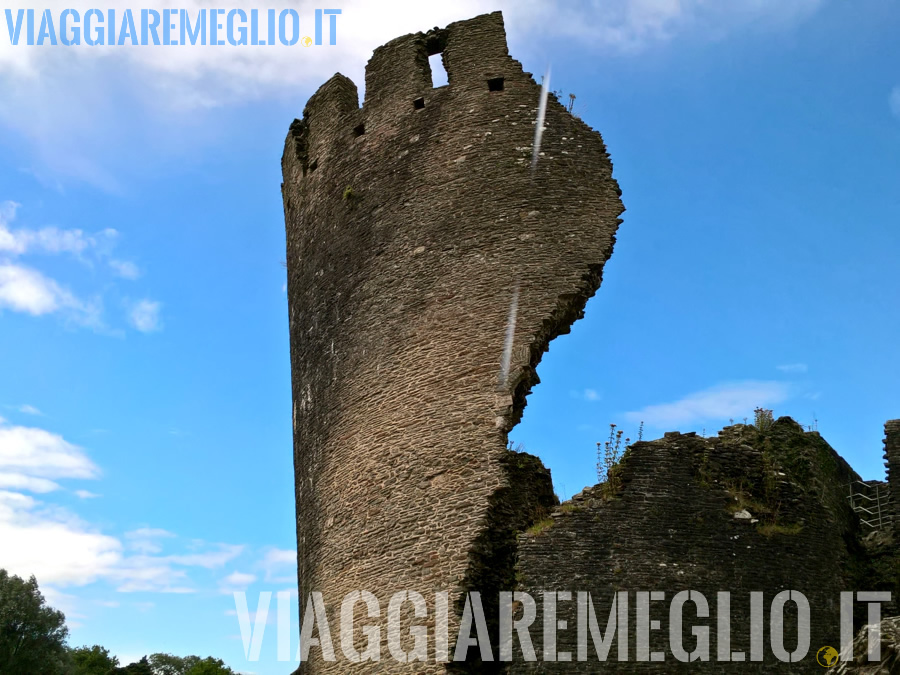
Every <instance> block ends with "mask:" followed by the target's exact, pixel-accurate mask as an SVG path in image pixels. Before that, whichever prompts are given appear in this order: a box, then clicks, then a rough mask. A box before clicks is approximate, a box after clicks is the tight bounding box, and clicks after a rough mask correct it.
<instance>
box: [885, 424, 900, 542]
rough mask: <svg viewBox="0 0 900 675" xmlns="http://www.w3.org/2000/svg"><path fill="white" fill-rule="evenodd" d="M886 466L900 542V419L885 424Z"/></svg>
mask: <svg viewBox="0 0 900 675" xmlns="http://www.w3.org/2000/svg"><path fill="white" fill-rule="evenodd" d="M884 466H885V469H886V471H887V483H888V487H889V488H890V491H891V500H892V501H893V504H894V538H895V539H896V540H897V541H898V542H900V420H888V421H887V422H886V423H885V425H884Z"/></svg>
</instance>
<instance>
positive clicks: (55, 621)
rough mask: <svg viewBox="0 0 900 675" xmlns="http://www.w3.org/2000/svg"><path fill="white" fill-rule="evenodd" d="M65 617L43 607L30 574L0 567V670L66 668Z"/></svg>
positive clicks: (28, 673)
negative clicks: (27, 576) (20, 574)
mask: <svg viewBox="0 0 900 675" xmlns="http://www.w3.org/2000/svg"><path fill="white" fill-rule="evenodd" d="M68 634H69V631H68V629H67V628H66V617H65V616H64V615H63V613H62V612H59V611H57V610H55V609H53V608H52V607H49V606H47V604H46V603H45V601H44V596H43V595H41V592H40V590H39V589H38V583H37V580H36V579H35V578H34V577H33V576H32V577H31V578H30V579H28V581H25V580H23V579H21V578H19V577H17V576H15V575H13V576H10V575H9V573H7V571H6V570H4V569H0V673H4V675H57V674H61V673H65V671H66V669H67V662H68V653H67V650H66V637H67V636H68Z"/></svg>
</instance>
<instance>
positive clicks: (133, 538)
mask: <svg viewBox="0 0 900 675" xmlns="http://www.w3.org/2000/svg"><path fill="white" fill-rule="evenodd" d="M174 536H175V535H174V534H172V533H171V532H169V531H167V530H161V529H157V528H152V527H142V528H140V529H138V530H132V531H131V532H126V533H125V539H126V540H127V542H128V548H129V549H131V550H133V551H137V552H138V553H159V552H160V551H162V544H161V543H160V541H159V540H160V539H164V538H170V537H174Z"/></svg>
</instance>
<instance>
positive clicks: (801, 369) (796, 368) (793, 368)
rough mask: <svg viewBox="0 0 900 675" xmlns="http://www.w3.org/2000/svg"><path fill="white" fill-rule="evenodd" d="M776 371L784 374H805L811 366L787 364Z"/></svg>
mask: <svg viewBox="0 0 900 675" xmlns="http://www.w3.org/2000/svg"><path fill="white" fill-rule="evenodd" d="M775 369H776V370H780V371H781V372H782V373H792V374H803V373H805V372H807V371H808V370H809V366H807V365H806V364H805V363H786V364H784V365H781V366H775Z"/></svg>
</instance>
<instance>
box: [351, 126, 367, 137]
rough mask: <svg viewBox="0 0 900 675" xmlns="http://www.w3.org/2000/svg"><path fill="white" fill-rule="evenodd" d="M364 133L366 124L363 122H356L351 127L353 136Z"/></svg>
mask: <svg viewBox="0 0 900 675" xmlns="http://www.w3.org/2000/svg"><path fill="white" fill-rule="evenodd" d="M364 133H366V125H365V124H357V125H356V126H355V127H353V135H354V136H362V135H363V134H364Z"/></svg>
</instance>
